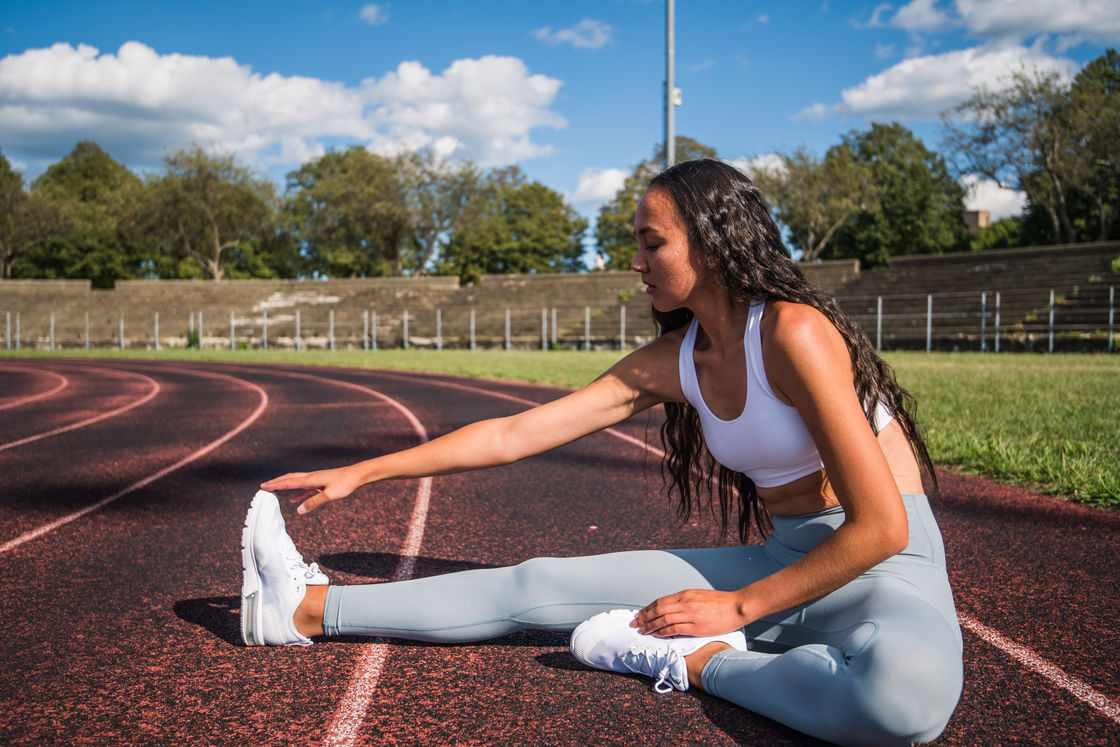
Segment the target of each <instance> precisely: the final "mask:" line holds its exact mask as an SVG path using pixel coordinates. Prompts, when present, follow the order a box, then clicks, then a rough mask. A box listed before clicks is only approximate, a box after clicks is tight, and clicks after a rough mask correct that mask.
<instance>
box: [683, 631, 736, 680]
mask: <svg viewBox="0 0 1120 747" xmlns="http://www.w3.org/2000/svg"><path fill="white" fill-rule="evenodd" d="M729 648H733V646H731V645H730V644H728V643H724V642H723V641H713V642H712V643H709V644H707V645H706V646H701V647H700V648H698V649H696V650H695V651H693V652H692V653H691V654H689V655H688V656H686V657H684V664H685V668H686V669H687V671H688V686H689V687H695V688H698V689H700V690H703V689H704V684H703V682H702V680H701V674H702V673H703V671H704V667H706V666H708V661H709V660H710V659H711V658H712V657H713V656H715V655H716V654H718V653H719V652H720V651H726V650H727V649H729Z"/></svg>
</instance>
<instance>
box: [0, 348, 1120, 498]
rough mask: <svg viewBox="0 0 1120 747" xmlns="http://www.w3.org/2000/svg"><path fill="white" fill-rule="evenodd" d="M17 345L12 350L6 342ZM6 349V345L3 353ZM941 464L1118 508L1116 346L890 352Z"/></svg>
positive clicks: (487, 372)
mask: <svg viewBox="0 0 1120 747" xmlns="http://www.w3.org/2000/svg"><path fill="white" fill-rule="evenodd" d="M12 352H14V351H12ZM6 354H10V353H6ZM20 355H21V356H43V357H46V356H56V357H66V356H70V357H73V356H81V357H100V358H112V359H122V358H161V359H177V360H197V361H229V362H232V361H237V362H246V363H301V364H309V365H325V366H357V367H370V368H389V369H398V370H401V369H403V370H413V371H428V372H433V373H447V374H455V375H460V376H470V377H475V378H491V379H508V380H516V381H529V382H534V383H542V384H555V385H558V386H564V387H578V386H581V385H583V384H585V383H587V382H589V381H591V380H592V379H594V378H595V377H596V376H597V375H598V374H599V373H601V372H602V371H604V370H605V369H606V368H608V367H609V366H610V365H611V364H612V363H614V362H615V361H616V360H618V358H619V357H620V356H621V354H620V353H619V352H609V351H601V352H600V351H595V352H544V351H531V350H513V351H476V352H470V351H463V350H444V351H432V350H379V351H376V352H365V351H357V350H355V351H334V352H330V351H305V352H294V351H292V352H286V351H261V350H240V351H228V350H203V351H198V350H177V351H166V350H165V351H160V352H152V351H129V350H125V351H116V350H109V351H88V352H87V351H66V352H61V353H44V352H35V351H21V352H20ZM886 358H887V360H888V362H890V364H891V365H892V366H894V368H895V371H896V373H897V374H898V379H899V381H900V382H901V383H902V385H903V386H905V387H906V388H907V389H909V390H910V391H911V392H912V393H913V394H914V395H915V396H916V397H917V398H918V402H919V410H918V415H919V418H920V419H921V421H922V423H923V424H924V425H925V428H926V437H927V441H928V444H929V447H930V452H931V454H932V455H933V458H934V461H936V462H937V463H938V464H942V465H946V466H953V467H960V468H963V469H964V470H967V471H969V472H973V473H976V474H981V475H986V476H988V477H993V478H995V479H998V480H1004V481H1009V482H1015V483H1020V484H1024V485H1027V486H1029V487H1031V488H1033V489H1036V490H1041V491H1045V492H1050V493H1054V494H1058V495H1063V496H1068V497H1070V498H1073V499H1075V500H1078V501H1081V502H1084V503H1091V504H1095V505H1098V506H1103V507H1109V508H1113V509H1117V508H1120V432H1118V431H1120V429H1118V427H1117V416H1118V414H1120V356H1108V355H1065V354H1059V355H1039V354H1031V353H1025V354H1008V353H1001V354H1000V355H998V356H996V355H991V354H987V355H982V354H979V353H891V354H888V355H887V356H886Z"/></svg>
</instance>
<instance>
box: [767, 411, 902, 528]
mask: <svg viewBox="0 0 1120 747" xmlns="http://www.w3.org/2000/svg"><path fill="white" fill-rule="evenodd" d="M878 439H879V446H880V447H881V448H882V449H883V455H884V456H886V458H887V464H888V465H890V468H891V473H892V474H893V475H894V481H895V484H896V486H897V487H898V492H899V493H922V492H924V489H923V488H922V477H921V472H920V471H919V470H918V462H917V460H916V459H915V458H914V452H913V450H912V449H911V448H910V442H909V441H908V440H907V439H906V435H905V434H904V433H903V432H902V428H901V427H900V426H899V425H898V422H897V421H894V420H892V421H891V422H890V424H889V425H888V426H887V427H886V428H884V429H883V430H882V431H880V433H879V436H878ZM758 497H759V498H760V499H762V502H763V504H764V505H765V506H766V509H767V510H768V511H769V512H770V514H771V515H773V516H801V515H803V514H811V513H815V512H817V511H824V510H825V509H828V508H834V507H835V506H839V505H840V499H838V498H837V497H836V493H835V492H834V491H833V489H832V483H830V482H829V479H828V475H827V474H826V473H825V471H824V470H823V469H822V470H817V471H816V472H813V473H812V474H809V475H805V476H804V477H800V478H798V479H796V480H794V481H793V482H787V483H786V484H785V485H778V486H775V487H772V488H762V487H760V488H758Z"/></svg>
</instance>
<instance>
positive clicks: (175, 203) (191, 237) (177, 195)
mask: <svg viewBox="0 0 1120 747" xmlns="http://www.w3.org/2000/svg"><path fill="white" fill-rule="evenodd" d="M145 192H146V195H145V202H144V205H143V208H142V210H141V219H142V230H144V231H145V232H148V233H149V234H150V235H151V236H152V237H153V239H154V240H155V241H156V242H158V244H159V245H160V246H162V247H167V248H168V249H171V250H173V251H174V252H176V253H178V257H179V261H178V263H177V264H176V265H175V267H176V269H175V270H174V271H173V272H170V273H168V274H169V275H171V276H179V277H181V276H183V275H187V276H189V275H190V274H191V273H190V269H189V264H190V263H194V264H196V265H197V266H198V267H199V268H201V270H202V271H203V272H204V273H205V274H206V275H207V276H209V277H210V278H212V279H213V280H221V279H222V277H223V275H225V274H226V272H227V270H228V269H229V268H230V266H231V257H233V256H234V255H240V256H241V257H242V258H244V257H246V256H248V255H251V254H252V253H253V252H254V249H255V245H257V244H259V243H260V242H262V241H264V240H266V239H267V238H268V237H270V236H272V235H273V233H274V231H275V227H274V221H273V218H274V208H273V203H274V201H275V196H274V190H273V187H272V183H271V182H269V181H268V180H266V179H262V178H259V177H257V176H255V175H254V174H253V173H252V172H251V171H249V169H247V168H244V167H242V166H238V165H237V163H236V162H235V161H234V158H233V156H228V155H214V156H211V155H209V154H207V153H206V152H205V151H204V150H202V148H200V147H198V146H197V145H195V146H192V147H191V148H186V149H183V150H180V151H179V152H177V153H175V154H174V155H171V156H168V157H167V158H166V159H165V162H164V170H163V173H162V174H160V175H158V176H155V177H153V178H151V179H150V180H149V183H148V185H147V189H146V190H145ZM183 260H187V262H184V261H183ZM164 266H165V267H166V266H167V264H166V263H165V264H164Z"/></svg>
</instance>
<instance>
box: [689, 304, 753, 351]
mask: <svg viewBox="0 0 1120 747" xmlns="http://www.w3.org/2000/svg"><path fill="white" fill-rule="evenodd" d="M689 310H690V311H692V314H693V316H695V317H696V321H697V323H699V325H700V328H701V330H703V332H704V337H705V338H706V339H707V341H708V342H709V343H710V345H711V346H712V347H713V348H716V349H720V350H722V349H726V348H728V347H731V346H733V345H736V344H738V343H739V341H741V340H742V339H743V328H744V326H745V325H746V323H747V308H746V307H744V306H743V305H742V304H738V303H735V302H734V301H732V299H731V298H730V296H728V294H727V293H725V292H723V291H720V292H718V293H711V294H709V295H707V296H706V297H705V298H703V299H701V300H700V301H699V302H697V303H696V304H694V305H691V306H689Z"/></svg>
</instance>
